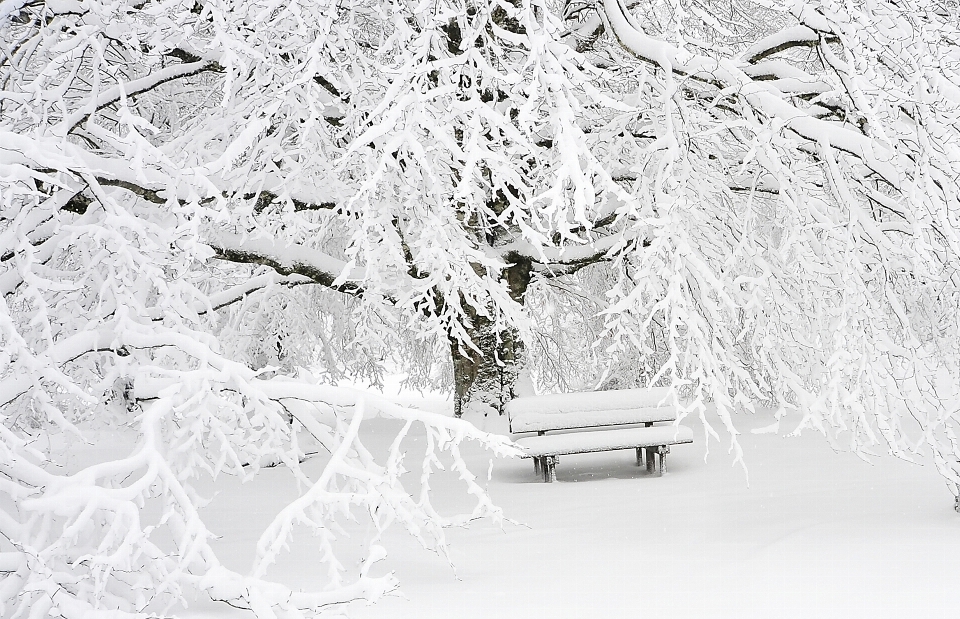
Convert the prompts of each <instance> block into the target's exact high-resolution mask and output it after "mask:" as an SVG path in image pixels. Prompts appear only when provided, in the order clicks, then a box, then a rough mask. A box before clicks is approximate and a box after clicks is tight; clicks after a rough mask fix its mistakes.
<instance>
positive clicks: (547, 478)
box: [542, 456, 560, 483]
mask: <svg viewBox="0 0 960 619" xmlns="http://www.w3.org/2000/svg"><path fill="white" fill-rule="evenodd" d="M559 460H560V458H558V457H557V456H544V457H543V464H542V467H543V481H544V482H546V483H550V482H554V481H557V462H558V461H559Z"/></svg>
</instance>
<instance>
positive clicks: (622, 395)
mask: <svg viewBox="0 0 960 619" xmlns="http://www.w3.org/2000/svg"><path fill="white" fill-rule="evenodd" d="M668 397H669V389H667V388H660V389H622V390H618V391H587V392H579V393H554V394H550V395H542V396H535V397H526V398H517V399H515V400H512V401H510V402H509V403H507V405H506V412H507V415H508V416H509V418H510V432H512V433H514V434H516V433H520V432H545V431H548V430H563V429H573V428H592V427H598V426H612V425H621V424H631V423H656V422H659V421H674V420H676V418H677V410H676V408H675V407H673V406H669V405H664V406H661V405H660V403H661V402H666V401H667V399H668Z"/></svg>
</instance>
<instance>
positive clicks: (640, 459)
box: [637, 447, 643, 466]
mask: <svg viewBox="0 0 960 619" xmlns="http://www.w3.org/2000/svg"><path fill="white" fill-rule="evenodd" d="M637 466H643V447H637Z"/></svg>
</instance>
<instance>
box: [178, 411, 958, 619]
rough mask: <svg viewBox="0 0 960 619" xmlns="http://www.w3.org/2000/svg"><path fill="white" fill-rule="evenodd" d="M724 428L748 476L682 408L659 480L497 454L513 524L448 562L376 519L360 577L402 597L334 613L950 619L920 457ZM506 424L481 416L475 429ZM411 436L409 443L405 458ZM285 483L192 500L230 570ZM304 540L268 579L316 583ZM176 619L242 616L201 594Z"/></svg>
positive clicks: (452, 490) (373, 439) (446, 503)
mask: <svg viewBox="0 0 960 619" xmlns="http://www.w3.org/2000/svg"><path fill="white" fill-rule="evenodd" d="M402 398H403V400H404V403H406V404H412V405H417V406H419V407H423V408H426V409H430V410H449V406H450V405H449V402H445V401H444V400H443V399H442V398H439V397H436V396H430V397H420V396H415V395H409V394H407V395H405V396H402ZM737 422H738V424H739V426H740V428H741V430H742V431H744V434H743V435H742V436H741V437H740V440H741V444H742V445H743V447H744V450H745V455H746V459H747V465H748V468H749V487H748V485H747V480H746V477H745V475H744V472H743V470H742V469H741V468H739V466H737V467H732V466H731V457H730V456H729V455H728V454H727V453H726V450H725V445H720V444H718V443H716V442H712V443H711V445H710V449H711V453H710V454H709V457H708V458H707V459H706V460H705V459H704V448H705V440H704V438H703V431H702V427H701V426H700V424H699V423H698V422H697V421H695V420H688V421H686V422H685V423H687V424H688V425H690V426H692V427H693V428H694V431H695V436H696V441H697V442H696V443H694V444H693V445H681V446H676V447H674V448H673V451H672V453H671V455H670V457H669V458H668V465H669V472H668V474H667V475H666V476H665V477H663V478H660V477H657V476H655V475H648V474H647V473H646V471H645V470H643V469H641V468H640V467H637V466H635V464H634V463H633V458H634V456H633V453H632V452H631V451H619V452H612V453H601V454H589V455H580V456H567V457H564V458H561V462H560V465H559V466H558V468H557V477H558V482H559V483H555V484H544V483H542V482H540V481H538V478H537V476H535V475H534V472H533V466H532V464H531V462H530V461H529V460H497V461H495V462H494V463H493V469H492V476H491V478H490V480H489V483H488V489H489V492H490V494H491V495H492V497H493V499H494V500H495V501H496V502H497V504H498V505H500V506H501V507H502V508H503V509H504V512H505V515H506V516H507V517H508V518H510V519H512V520H515V521H517V522H518V523H520V524H513V523H510V522H507V523H505V524H504V525H503V527H502V529H501V528H500V527H498V526H495V525H493V524H491V523H484V522H481V523H475V524H474V525H472V526H471V527H469V528H467V529H453V530H450V531H448V537H447V539H448V543H449V547H450V555H451V557H452V559H453V561H454V564H455V567H456V570H455V572H454V570H453V569H451V567H450V566H449V565H448V564H447V563H446V562H445V561H444V560H443V559H441V558H439V557H438V556H437V555H435V554H432V553H430V552H427V551H425V550H423V549H422V548H420V547H419V546H418V544H417V543H416V542H415V541H414V540H413V539H411V538H410V537H409V536H408V535H406V534H405V533H404V532H403V531H401V530H399V529H397V530H391V531H389V532H388V533H387V535H386V536H385V539H384V541H383V545H384V546H386V547H387V549H388V552H389V556H388V558H387V559H386V560H384V561H383V562H381V563H380V564H378V565H377V566H376V568H374V572H375V573H377V570H379V571H380V572H382V571H384V570H393V571H395V572H396V574H397V576H398V577H399V579H400V581H401V588H402V591H403V594H404V595H405V596H406V598H405V599H403V598H400V597H395V598H390V599H386V600H382V601H380V602H379V603H377V604H376V605H373V606H366V605H363V604H354V605H351V606H349V607H347V608H344V609H341V610H342V612H345V613H347V614H349V615H350V616H351V617H355V618H356V619H376V618H391V619H402V618H406V617H409V618H416V619H434V618H436V619H470V618H480V617H490V618H497V619H513V618H518V619H519V618H523V619H535V618H539V617H543V618H551V619H563V618H571V619H573V618H577V619H579V618H594V617H604V618H607V617H609V618H612V617H627V616H639V617H643V616H660V617H666V618H687V617H689V618H698V619H701V618H705V619H710V618H720V617H730V618H736V619H751V618H758V619H760V618H762V619H769V618H788V617H803V618H808V617H817V618H833V617H836V618H843V619H854V618H859V617H863V618H871V619H874V618H883V617H890V618H893V617H897V618H898V619H899V618H901V617H910V618H913V617H917V618H923V619H933V618H941V617H943V618H947V617H949V618H955V617H958V616H960V586H958V585H960V515H958V514H956V513H955V512H954V511H953V510H952V505H951V497H950V495H949V493H948V492H947V490H946V489H945V487H944V485H943V483H942V482H941V479H940V477H939V476H938V475H937V473H936V471H935V470H933V468H932V466H931V465H925V466H919V465H914V464H910V463H907V462H903V461H901V460H898V459H896V458H893V457H890V456H878V457H875V458H872V463H869V464H868V463H866V462H864V461H863V460H861V459H859V458H858V457H856V456H855V455H853V454H850V453H836V452H834V451H833V450H832V449H831V448H830V447H829V446H828V445H827V443H826V442H825V440H824V439H823V438H822V437H821V436H819V435H817V434H815V433H813V432H810V433H804V434H803V435H802V436H800V437H789V438H787V437H781V436H777V435H772V434H752V433H750V432H749V430H750V429H751V428H757V427H762V426H767V425H769V423H770V419H769V418H768V417H765V416H762V415H757V416H750V415H744V416H741V417H739V418H737ZM505 427H506V424H505V422H502V421H501V420H499V419H495V420H492V421H491V427H490V428H489V429H493V430H495V429H498V428H502V429H505ZM398 428H399V425H398V424H396V423H394V422H391V421H386V420H373V421H371V422H370V424H369V427H368V428H367V429H366V431H365V433H364V435H363V436H364V440H365V441H366V444H367V445H368V446H369V447H371V449H373V450H374V451H376V450H377V449H386V446H387V445H388V443H389V441H390V440H391V439H392V437H393V434H394V433H395V431H396V430H397V429H398ZM417 447H418V445H417V439H416V437H414V438H413V439H412V440H410V441H409V450H410V456H409V458H410V459H409V460H408V468H413V467H414V466H415V462H416V461H415V460H413V458H414V455H415V453H416V451H417ZM471 447H473V446H471V445H468V446H466V448H465V450H464V454H465V457H466V458H467V459H468V461H470V462H472V464H473V465H474V469H473V470H474V471H475V472H476V473H478V474H479V475H481V476H482V475H483V474H484V473H485V472H486V471H487V470H488V466H489V456H488V455H486V454H485V453H483V452H482V451H480V450H479V449H473V448H471ZM321 465H322V462H321V461H319V460H318V461H316V462H313V463H311V465H310V466H315V467H317V469H318V470H319V467H320V466H321ZM411 476H412V477H416V474H412V475H411ZM288 478H289V476H288V475H285V474H284V472H283V471H282V470H280V469H275V470H270V471H265V472H264V474H262V475H261V476H259V477H258V478H257V479H256V480H254V481H253V482H250V483H247V484H242V485H241V484H239V483H233V482H232V481H229V482H225V483H222V484H221V486H220V488H219V494H218V495H217V497H216V498H215V499H214V501H213V502H212V503H211V504H210V505H209V506H208V507H207V508H205V512H206V514H207V516H208V517H210V518H212V520H210V521H208V522H209V524H210V526H211V528H213V529H214V530H216V531H217V532H219V533H220V534H222V535H223V539H222V540H221V542H220V549H221V551H222V552H223V556H224V559H225V561H226V562H227V564H228V566H229V567H233V568H236V569H239V570H241V571H243V570H245V569H247V568H248V566H249V565H250V561H251V560H252V558H253V545H254V543H255V540H256V537H257V536H258V535H259V533H260V531H262V529H263V526H264V525H265V524H266V523H267V522H269V520H270V519H271V518H272V516H273V515H274V514H275V512H276V511H277V510H278V509H279V508H280V507H281V504H282V501H283V498H284V496H289V493H290V492H292V490H293V485H292V482H289V481H288ZM458 483H459V482H458V481H457V480H456V479H454V478H453V477H452V476H450V477H444V476H440V477H438V478H437V479H436V481H435V482H434V488H435V493H436V499H435V503H436V504H437V505H439V506H443V507H445V508H447V509H449V510H456V509H461V510H462V509H468V508H469V507H470V502H469V500H468V498H467V497H465V496H463V493H462V492H461V491H460V488H459V487H458ZM365 526H366V525H365V524H364V523H363V521H362V519H361V521H360V523H359V524H358V525H356V526H355V527H354V528H353V529H352V532H353V534H354V537H356V538H357V541H356V545H357V547H356V549H355V550H356V551H355V553H354V555H350V554H349V553H350V551H349V549H348V558H347V562H345V563H346V566H347V567H348V568H349V569H352V570H356V569H357V566H356V565H350V564H349V561H350V560H358V559H359V557H360V556H361V549H360V540H359V533H361V532H362V530H363V528H364V527H365ZM347 530H348V532H350V531H351V529H350V527H347ZM351 539H353V538H351ZM302 541H303V543H302V544H301V543H297V544H294V545H293V546H292V549H291V552H290V553H289V554H287V555H285V557H284V558H283V560H282V561H281V562H280V563H278V564H277V565H276V566H274V568H273V569H272V570H271V572H270V573H269V576H271V577H274V578H278V579H280V580H282V581H284V582H286V583H288V584H291V585H294V586H295V587H303V588H316V587H317V585H318V583H320V582H321V576H322V575H321V570H320V569H319V568H318V567H317V564H316V561H315V558H314V556H313V555H312V554H311V551H310V544H309V541H310V539H309V536H308V535H306V534H304V535H303V538H302ZM345 541H346V544H347V545H348V546H349V545H350V544H351V543H352V542H350V541H349V540H345ZM187 616H189V617H194V618H198V619H199V618H200V617H203V618H209V617H228V616H231V617H232V616H243V615H242V614H240V613H239V611H231V610H230V609H227V608H216V607H213V606H211V605H210V604H209V603H200V604H197V605H195V606H194V607H193V608H192V610H191V611H190V612H189V613H188V615H187Z"/></svg>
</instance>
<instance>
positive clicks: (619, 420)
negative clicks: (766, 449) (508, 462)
mask: <svg viewBox="0 0 960 619" xmlns="http://www.w3.org/2000/svg"><path fill="white" fill-rule="evenodd" d="M667 395H668V390H667V389H665V388H664V389H624V390H619V391H593V392H580V393H558V394H552V395H544V396H537V397H526V398H517V399H515V400H512V401H511V402H509V403H508V404H507V406H506V412H507V414H508V415H509V418H510V432H511V433H512V434H522V433H528V432H536V433H537V436H528V437H526V438H519V439H516V440H515V441H514V442H516V444H517V445H519V446H520V447H522V448H523V450H524V451H525V452H526V456H525V457H528V458H533V468H534V471H535V472H537V473H538V474H541V473H542V474H543V481H546V482H551V481H554V480H556V478H557V477H556V465H557V461H558V459H559V456H563V455H569V454H578V453H591V452H596V451H613V450H615V449H636V450H637V466H641V465H642V464H643V462H644V453H645V454H646V465H647V470H648V471H650V472H653V470H654V456H655V455H656V457H657V458H658V459H659V464H660V466H659V469H660V474H661V475H662V474H663V473H665V472H666V456H667V453H669V451H670V445H677V444H680V443H692V442H693V432H692V431H691V430H690V428H688V427H686V426H681V425H676V424H674V423H671V424H670V425H661V426H654V425H653V424H655V423H660V422H675V421H676V419H677V410H676V408H675V407H674V406H669V405H661V402H663V401H665V400H666V398H667ZM639 424H643V425H642V426H640V425H639ZM605 426H631V427H622V428H613V429H606V430H596V429H594V428H602V427H605ZM552 431H565V432H563V433H561V434H551V435H549V436H548V435H546V433H547V432H552Z"/></svg>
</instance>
